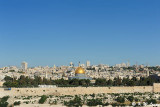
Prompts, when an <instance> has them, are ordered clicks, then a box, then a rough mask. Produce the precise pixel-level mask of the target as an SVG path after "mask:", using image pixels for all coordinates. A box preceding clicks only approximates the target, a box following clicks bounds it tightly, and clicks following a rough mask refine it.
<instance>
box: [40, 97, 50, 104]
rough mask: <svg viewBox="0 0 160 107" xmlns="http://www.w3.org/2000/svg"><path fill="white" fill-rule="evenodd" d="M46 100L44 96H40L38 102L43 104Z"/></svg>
mask: <svg viewBox="0 0 160 107" xmlns="http://www.w3.org/2000/svg"><path fill="white" fill-rule="evenodd" d="M47 98H48V97H47V96H46V95H42V96H41V98H40V100H39V103H40V104H43V103H44V102H45V101H46V100H47Z"/></svg>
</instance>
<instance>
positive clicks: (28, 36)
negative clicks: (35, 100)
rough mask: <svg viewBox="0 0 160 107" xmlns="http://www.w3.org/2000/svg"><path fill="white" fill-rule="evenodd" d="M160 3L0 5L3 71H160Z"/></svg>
mask: <svg viewBox="0 0 160 107" xmlns="http://www.w3.org/2000/svg"><path fill="white" fill-rule="evenodd" d="M159 4H160V1H158V0H155V1H151V0H141V1H139V0H134V1H128V0H121V1H118V0H115V1H105V0H101V1H83V0H82V1H63V3H62V2H60V1H51V0H49V1H48V2H45V1H42V0H35V1H20V0H17V1H10V2H7V1H0V7H1V9H0V13H1V17H0V23H1V25H0V29H1V31H0V49H1V52H0V67H3V66H9V65H16V66H19V65H20V63H21V62H22V61H26V62H28V63H29V66H30V67H31V66H38V65H41V66H46V65H49V66H53V65H54V64H56V65H58V66H59V65H68V64H69V63H70V62H74V63H76V62H77V63H78V62H79V61H80V62H84V63H85V62H86V61H87V60H89V61H91V64H92V65H94V64H109V65H114V64H117V63H122V62H127V61H128V60H130V62H131V65H133V64H136V62H138V64H146V63H148V64H149V65H160V56H159V55H160V48H159V46H160V43H159V40H160V36H159V35H160V31H159V29H160V20H159V19H160V14H159V13H160V7H159Z"/></svg>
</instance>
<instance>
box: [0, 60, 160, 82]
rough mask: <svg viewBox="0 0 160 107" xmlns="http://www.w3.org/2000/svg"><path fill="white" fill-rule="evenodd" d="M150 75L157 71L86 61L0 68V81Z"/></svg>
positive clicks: (138, 66) (25, 64) (127, 64)
mask: <svg viewBox="0 0 160 107" xmlns="http://www.w3.org/2000/svg"><path fill="white" fill-rule="evenodd" d="M78 67H81V68H82V69H84V72H83V73H80V74H77V73H76V72H75V71H76V69H77V68H78ZM150 73H152V74H156V75H159V71H154V70H150V69H148V67H147V66H144V65H133V66H130V64H129V63H122V64H116V65H115V66H109V65H104V64H99V65H90V61H87V62H86V64H80V62H79V63H78V66H75V65H74V64H73V63H72V62H70V64H69V66H55V65H54V66H53V67H49V66H45V67H42V66H38V67H32V68H28V63H27V62H22V63H21V67H20V68H18V67H16V66H9V67H3V68H0V81H3V79H4V77H5V76H10V77H15V78H19V77H20V76H21V75H24V76H28V77H30V78H34V76H40V77H42V78H44V77H45V78H47V79H53V80H55V79H61V78H63V79H65V80H67V79H69V78H70V79H71V78H83V79H84V78H86V79H87V78H89V79H91V78H105V79H107V80H108V79H114V78H115V77H119V78H122V79H123V78H126V77H128V78H132V77H136V78H140V77H148V76H149V75H150Z"/></svg>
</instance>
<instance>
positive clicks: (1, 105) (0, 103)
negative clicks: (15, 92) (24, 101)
mask: <svg viewBox="0 0 160 107" xmlns="http://www.w3.org/2000/svg"><path fill="white" fill-rule="evenodd" d="M8 98H9V96H4V97H3V98H1V100H0V107H7V106H8V102H7V100H8Z"/></svg>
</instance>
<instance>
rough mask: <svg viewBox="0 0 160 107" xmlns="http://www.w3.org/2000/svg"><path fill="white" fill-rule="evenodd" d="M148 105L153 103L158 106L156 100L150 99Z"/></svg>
mask: <svg viewBox="0 0 160 107" xmlns="http://www.w3.org/2000/svg"><path fill="white" fill-rule="evenodd" d="M147 103H148V104H151V103H152V104H157V101H156V100H155V99H148V100H147Z"/></svg>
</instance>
